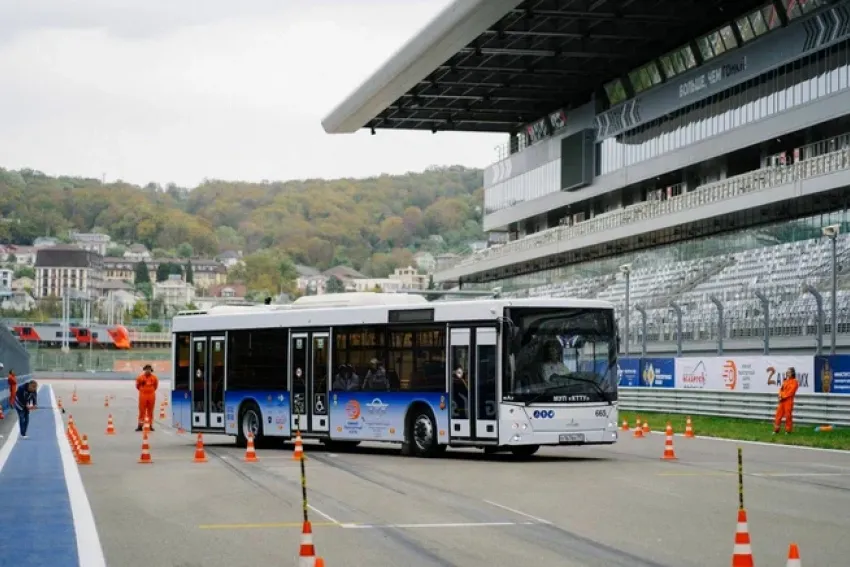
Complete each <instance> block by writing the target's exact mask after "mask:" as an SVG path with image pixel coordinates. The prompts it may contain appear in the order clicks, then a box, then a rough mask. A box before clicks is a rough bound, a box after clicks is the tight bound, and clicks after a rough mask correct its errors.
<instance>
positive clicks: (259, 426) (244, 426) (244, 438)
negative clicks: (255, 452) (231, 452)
mask: <svg viewBox="0 0 850 567" xmlns="http://www.w3.org/2000/svg"><path fill="white" fill-rule="evenodd" d="M248 434H251V435H253V436H254V444H255V445H256V444H257V443H259V442H260V440H261V439H262V436H263V420H262V419H261V418H260V408H258V407H257V405H256V404H254V403H252V402H249V403H247V404H245V405H244V406H242V409H241V410H240V412H239V430H238V433H237V434H236V446H237V447H242V448H244V447H246V446H247V445H248Z"/></svg>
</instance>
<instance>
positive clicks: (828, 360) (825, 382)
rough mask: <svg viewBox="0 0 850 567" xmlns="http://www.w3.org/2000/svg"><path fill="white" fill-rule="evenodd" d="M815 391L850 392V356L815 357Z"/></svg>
mask: <svg viewBox="0 0 850 567" xmlns="http://www.w3.org/2000/svg"><path fill="white" fill-rule="evenodd" d="M815 392H816V393H818V394H850V356H848V355H846V354H838V355H835V356H816V357H815Z"/></svg>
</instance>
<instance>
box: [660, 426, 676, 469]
mask: <svg viewBox="0 0 850 567" xmlns="http://www.w3.org/2000/svg"><path fill="white" fill-rule="evenodd" d="M676 459H677V457H676V453H675V452H674V451H673V426H672V425H670V423H669V422H668V423H667V430H666V431H665V432H664V455H662V457H661V460H662V461H675V460H676Z"/></svg>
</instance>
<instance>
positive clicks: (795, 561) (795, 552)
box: [785, 543, 803, 567]
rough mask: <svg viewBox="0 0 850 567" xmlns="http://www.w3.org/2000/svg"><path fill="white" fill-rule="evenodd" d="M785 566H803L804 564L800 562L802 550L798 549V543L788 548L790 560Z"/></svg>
mask: <svg viewBox="0 0 850 567" xmlns="http://www.w3.org/2000/svg"><path fill="white" fill-rule="evenodd" d="M785 567H803V564H802V563H801V562H800V550H799V549H797V544H796V543H792V544H791V546H790V547H789V548H788V562H787V563H786V564H785Z"/></svg>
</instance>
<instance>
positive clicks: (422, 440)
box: [408, 408, 445, 458]
mask: <svg viewBox="0 0 850 567" xmlns="http://www.w3.org/2000/svg"><path fill="white" fill-rule="evenodd" d="M408 436H409V442H410V444H411V445H412V449H413V454H414V455H416V456H417V457H426V458H427V457H434V456H436V455H439V454H440V453H442V452H443V451H444V450H445V446H443V445H440V444H439V443H438V441H437V423H436V420H435V419H434V416H433V415H432V414H431V410H430V409H427V408H421V409H417V410H414V416H413V419H412V420H411V421H410V431H409V433H408Z"/></svg>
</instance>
